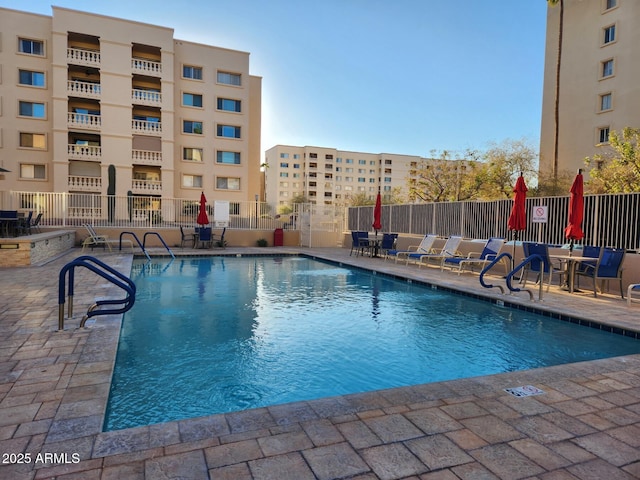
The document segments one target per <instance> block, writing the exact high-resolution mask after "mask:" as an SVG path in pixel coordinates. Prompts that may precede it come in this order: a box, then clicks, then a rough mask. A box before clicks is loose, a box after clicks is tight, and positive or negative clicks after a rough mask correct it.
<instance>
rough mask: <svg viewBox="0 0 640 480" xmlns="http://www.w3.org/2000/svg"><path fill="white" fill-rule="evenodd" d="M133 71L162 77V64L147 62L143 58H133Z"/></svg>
mask: <svg viewBox="0 0 640 480" xmlns="http://www.w3.org/2000/svg"><path fill="white" fill-rule="evenodd" d="M131 70H132V71H133V73H140V74H142V75H152V76H154V77H159V76H161V75H162V63H160V62H154V61H152V60H145V59H142V58H132V59H131Z"/></svg>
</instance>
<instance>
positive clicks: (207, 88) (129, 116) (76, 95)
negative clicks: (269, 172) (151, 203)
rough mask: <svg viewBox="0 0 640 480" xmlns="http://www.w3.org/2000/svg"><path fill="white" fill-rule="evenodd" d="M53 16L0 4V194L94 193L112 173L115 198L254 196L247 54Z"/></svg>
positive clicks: (255, 113)
mask: <svg viewBox="0 0 640 480" xmlns="http://www.w3.org/2000/svg"><path fill="white" fill-rule="evenodd" d="M52 10H53V15H52V16H44V15H36V14H32V13H27V12H20V11H15V10H9V9H5V8H0V68H1V73H2V75H1V76H0V167H3V168H4V169H6V170H9V171H10V172H9V173H5V174H4V179H3V181H2V182H1V184H0V190H5V191H8V190H14V191H35V192H78V193H88V194H96V195H99V194H103V195H104V194H107V193H108V191H107V190H108V188H109V185H108V183H109V170H111V171H115V190H114V192H111V193H114V194H115V195H127V192H131V193H132V194H133V195H134V196H152V197H158V198H165V197H166V198H170V197H177V198H186V199H189V198H190V199H197V198H199V196H200V192H201V191H204V192H205V194H206V195H207V198H208V200H209V201H213V200H215V199H216V198H220V199H225V200H231V201H245V200H253V199H254V197H255V195H256V194H259V193H260V188H261V185H260V173H259V169H260V158H261V152H260V128H261V124H260V122H261V89H262V85H261V83H262V80H261V78H260V77H256V76H253V75H250V74H249V53H246V52H240V51H235V50H229V49H225V48H220V47H214V46H210V45H202V44H197V43H191V42H187V41H184V40H177V39H174V38H173V30H172V29H171V28H166V27H161V26H155V25H149V24H145V23H139V22H133V21H129V20H123V19H118V18H112V17H106V16H102V15H94V14H91V13H86V12H80V11H75V10H69V9H65V8H58V7H53V8H52ZM111 165H113V168H111V169H110V168H109V167H110V166H111ZM112 183H113V182H112ZM112 187H114V185H112Z"/></svg>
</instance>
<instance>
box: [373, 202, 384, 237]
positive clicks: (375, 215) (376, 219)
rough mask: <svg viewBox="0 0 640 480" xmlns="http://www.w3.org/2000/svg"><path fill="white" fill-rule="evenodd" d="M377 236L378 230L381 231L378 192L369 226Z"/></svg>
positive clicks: (380, 207)
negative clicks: (371, 222) (371, 223)
mask: <svg viewBox="0 0 640 480" xmlns="http://www.w3.org/2000/svg"><path fill="white" fill-rule="evenodd" d="M371 226H372V227H373V229H374V230H375V231H376V236H377V235H378V230H380V229H382V197H381V196H380V192H378V196H377V197H376V206H375V207H373V225H371Z"/></svg>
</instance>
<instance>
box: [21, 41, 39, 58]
mask: <svg viewBox="0 0 640 480" xmlns="http://www.w3.org/2000/svg"><path fill="white" fill-rule="evenodd" d="M18 49H19V51H20V53H26V54H28V55H38V56H40V57H43V56H44V42H42V41H41V40H30V39H28V38H21V39H20V40H19V46H18Z"/></svg>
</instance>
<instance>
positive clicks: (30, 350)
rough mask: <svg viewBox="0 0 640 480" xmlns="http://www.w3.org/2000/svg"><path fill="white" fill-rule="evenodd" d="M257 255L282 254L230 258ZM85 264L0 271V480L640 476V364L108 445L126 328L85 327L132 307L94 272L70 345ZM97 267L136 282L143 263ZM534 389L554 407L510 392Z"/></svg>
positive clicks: (420, 392) (230, 422)
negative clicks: (65, 306) (71, 288)
mask: <svg viewBox="0 0 640 480" xmlns="http://www.w3.org/2000/svg"><path fill="white" fill-rule="evenodd" d="M274 251H282V252H296V251H302V252H303V253H306V254H313V255H317V256H319V257H322V258H328V259H333V260H337V261H341V262H344V263H350V264H355V265H358V266H360V267H363V268H371V269H375V270H378V271H383V272H386V273H388V274H392V275H398V276H403V277H407V278H411V279H414V280H420V281H426V282H431V283H433V284H436V285H439V286H441V287H444V288H451V289H462V290H465V291H467V292H471V293H477V294H483V295H486V294H487V293H489V295H491V296H493V297H494V298H495V299H497V300H499V301H504V302H505V303H514V304H516V305H526V306H531V305H534V306H535V307H536V308H539V309H541V310H548V311H554V312H560V313H562V314H564V315H570V316H573V317H575V318H579V319H582V320H584V321H585V322H589V321H600V322H606V323H607V324H610V325H613V326H615V327H616V328H619V329H620V330H621V331H640V305H639V304H635V305H633V306H632V307H627V305H626V303H625V302H623V301H622V300H620V299H619V297H618V298H616V296H614V295H604V296H601V297H600V296H599V297H598V298H597V299H594V298H593V297H592V296H591V295H589V294H588V293H584V294H573V295H570V294H568V293H566V292H562V291H560V290H559V289H557V288H554V287H552V291H551V292H550V293H549V294H546V293H545V297H544V302H542V303H535V304H532V302H530V301H529V300H528V297H527V296H526V295H524V294H518V295H512V296H501V295H500V294H499V293H498V292H493V293H492V292H491V291H487V290H485V289H482V288H481V287H480V286H479V283H478V280H477V275H472V274H464V275H461V276H457V275H455V274H453V273H449V272H445V273H441V272H440V271H439V270H437V269H434V268H422V269H418V268H416V267H415V266H408V267H407V266H404V265H396V264H394V263H393V262H384V261H382V260H381V259H370V258H363V257H349V255H348V250H344V249H317V250H309V249H302V250H299V249H290V248H280V249H269V250H268V253H273V252H274ZM187 252H188V253H196V252H189V251H187ZM251 252H257V253H266V252H267V251H265V249H250V248H244V249H232V248H229V249H227V250H224V251H215V253H225V254H231V255H235V254H236V253H251ZM197 253H200V252H197ZM78 254H79V252H78V251H73V252H71V253H69V254H68V255H65V256H64V257H62V258H59V259H57V260H55V261H53V262H50V263H49V264H47V265H44V266H35V267H28V268H12V269H1V270H0V454H2V458H1V459H0V460H1V462H0V479H12V480H13V479H16V480H23V479H45V478H57V479H65V480H71V479H83V480H92V479H105V480H106V479H118V480H121V479H148V480H158V479H165V478H166V479H169V478H172V479H176V478H179V479H216V480H225V479H234V480H244V479H247V480H249V479H251V480H253V479H255V480H257V479H274V480H286V479H292V480H305V479H318V480H329V479H340V478H349V479H357V480H372V479H383V480H391V479H412V480H417V479H421V480H455V479H463V480H471V479H508V480H515V479H522V478H527V479H539V480H569V479H583V480H586V479H597V480H602V479H610V480H621V479H632V478H640V355H633V356H627V357H618V358H613V359H607V360H599V361H592V362H583V363H577V364H571V365H564V366H559V367H551V368H543V369H538V370H530V371H524V372H512V373H506V374H500V375H493V376H488V377H477V378H470V379H464V380H457V381H450V382H440V383H433V384H426V385H416V386H411V387H404V388H396V389H390V390H384V391H374V392H368V393H363V394H355V395H344V396H340V397H334V398H329V399H319V400H315V401H309V402H299V403H293V404H287V405H277V406H273V407H268V408H260V409H255V410H248V411H243V412H236V413H229V414H223V415H213V416H210V417H203V418H197V419H189V420H184V421H177V422H168V423H165V424H160V425H151V426H147V427H140V428H132V429H128V430H120V431H115V432H106V433H102V432H101V426H102V419H103V416H104V410H105V406H106V400H107V396H108V393H109V386H110V379H111V371H112V367H113V362H114V358H115V352H116V345H117V339H118V335H119V328H120V318H118V317H117V316H112V317H103V318H102V317H101V318H100V320H98V321H96V322H95V324H92V325H90V326H89V328H87V329H84V330H76V327H77V326H78V325H79V322H80V318H81V316H82V314H83V312H84V311H86V308H87V306H88V305H90V304H91V303H93V301H94V300H95V299H96V298H108V297H116V298H118V297H121V294H120V293H119V292H114V291H113V289H112V288H111V287H109V286H108V285H105V284H104V282H102V281H100V280H99V277H96V276H95V275H93V274H90V272H88V271H87V270H85V269H78V272H77V273H76V285H77V287H76V292H75V298H74V304H75V308H74V315H73V316H72V318H70V319H68V320H67V321H66V322H67V323H66V326H65V331H64V332H57V331H56V330H57V324H58V305H57V304H58V295H57V293H58V291H57V288H58V274H59V271H60V269H61V267H62V266H63V265H65V264H66V263H67V262H68V261H70V260H71V259H72V258H74V256H77V255H78ZM97 256H99V257H100V258H101V259H103V260H105V261H107V262H108V263H109V264H110V265H112V266H115V267H117V268H118V269H120V270H121V271H122V272H125V273H128V272H129V269H130V265H131V256H130V255H120V254H102V253H100V254H97ZM520 295H522V298H517V297H519V296H520ZM524 385H533V386H535V387H537V388H539V389H541V390H543V391H544V394H541V395H537V396H531V397H525V398H516V397H514V396H512V395H509V394H508V393H506V392H505V391H504V389H505V388H509V387H517V386H524Z"/></svg>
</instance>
